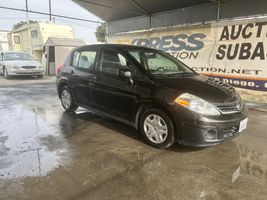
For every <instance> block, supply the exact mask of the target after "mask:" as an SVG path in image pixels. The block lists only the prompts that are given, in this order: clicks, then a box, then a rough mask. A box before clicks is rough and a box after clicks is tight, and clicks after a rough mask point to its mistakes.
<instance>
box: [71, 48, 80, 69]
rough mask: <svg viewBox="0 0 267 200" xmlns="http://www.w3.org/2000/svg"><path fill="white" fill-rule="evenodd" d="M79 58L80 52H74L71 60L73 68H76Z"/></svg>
mask: <svg viewBox="0 0 267 200" xmlns="http://www.w3.org/2000/svg"><path fill="white" fill-rule="evenodd" d="M79 58H80V52H79V51H75V52H74V54H73V59H72V66H74V67H77V66H78V63H79Z"/></svg>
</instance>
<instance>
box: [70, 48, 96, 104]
mask: <svg viewBox="0 0 267 200" xmlns="http://www.w3.org/2000/svg"><path fill="white" fill-rule="evenodd" d="M97 51H98V50H97V49H94V48H82V49H78V50H76V51H74V53H73V57H72V60H71V65H70V69H69V74H70V76H71V78H70V79H71V82H72V86H73V91H74V93H75V96H76V100H77V101H78V103H79V104H82V105H85V106H91V102H92V94H91V87H92V85H91V80H92V77H93V74H92V72H93V69H94V67H95V63H96V57H97Z"/></svg>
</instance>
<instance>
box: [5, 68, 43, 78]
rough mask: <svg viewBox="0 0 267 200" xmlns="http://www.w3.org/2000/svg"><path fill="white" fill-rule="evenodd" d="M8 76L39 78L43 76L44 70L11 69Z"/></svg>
mask: <svg viewBox="0 0 267 200" xmlns="http://www.w3.org/2000/svg"><path fill="white" fill-rule="evenodd" d="M8 74H9V75H10V76H37V75H43V74H44V70H43V69H9V70H8Z"/></svg>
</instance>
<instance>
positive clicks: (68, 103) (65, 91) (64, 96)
mask: <svg viewBox="0 0 267 200" xmlns="http://www.w3.org/2000/svg"><path fill="white" fill-rule="evenodd" d="M60 100H61V104H62V106H63V108H64V109H65V110H66V111H67V112H69V113H73V112H75V110H76V109H77V108H78V106H77V105H76V104H75V102H74V98H73V93H72V91H71V89H70V88H69V87H68V86H64V87H63V88H62V89H61V90H60Z"/></svg>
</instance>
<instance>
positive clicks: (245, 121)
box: [239, 118, 248, 133]
mask: <svg viewBox="0 0 267 200" xmlns="http://www.w3.org/2000/svg"><path fill="white" fill-rule="evenodd" d="M247 124H248V118H246V119H243V120H242V121H241V122H240V123H239V133H240V132H241V131H243V130H245V129H246V128H247Z"/></svg>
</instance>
